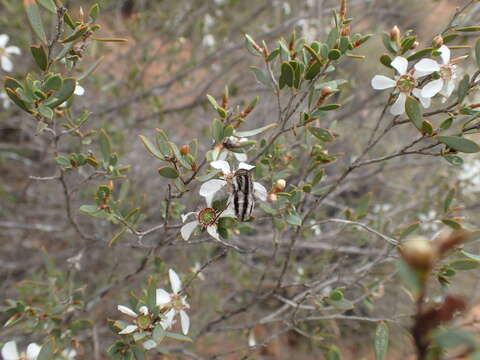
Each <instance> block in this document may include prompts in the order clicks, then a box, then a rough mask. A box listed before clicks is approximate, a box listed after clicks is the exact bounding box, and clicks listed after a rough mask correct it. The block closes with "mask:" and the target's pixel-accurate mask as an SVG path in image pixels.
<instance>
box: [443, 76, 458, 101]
mask: <svg viewBox="0 0 480 360" xmlns="http://www.w3.org/2000/svg"><path fill="white" fill-rule="evenodd" d="M453 90H455V80H449V81H447V82H446V84H444V85H443V89H442V91H440V94H442V95H443V96H445V100H446V98H449V97H450V95H452V93H453Z"/></svg>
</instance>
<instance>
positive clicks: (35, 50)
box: [30, 45, 48, 71]
mask: <svg viewBox="0 0 480 360" xmlns="http://www.w3.org/2000/svg"><path fill="white" fill-rule="evenodd" d="M30 50H31V52H32V56H33V59H34V60H35V63H36V64H37V65H38V67H39V68H40V69H42V70H43V71H46V70H47V69H48V55H47V52H46V51H45V48H44V47H43V45H32V46H30Z"/></svg>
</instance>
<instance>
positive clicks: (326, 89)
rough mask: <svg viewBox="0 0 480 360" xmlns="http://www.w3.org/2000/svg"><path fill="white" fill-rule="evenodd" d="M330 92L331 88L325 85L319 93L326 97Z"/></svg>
mask: <svg viewBox="0 0 480 360" xmlns="http://www.w3.org/2000/svg"><path fill="white" fill-rule="evenodd" d="M331 93H332V88H331V87H328V86H326V87H324V88H323V89H322V91H321V93H320V94H321V96H322V97H327V96H328V95H330V94H331Z"/></svg>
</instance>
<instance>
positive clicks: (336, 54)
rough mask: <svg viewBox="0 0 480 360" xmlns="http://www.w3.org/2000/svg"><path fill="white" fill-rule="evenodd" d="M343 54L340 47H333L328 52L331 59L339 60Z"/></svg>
mask: <svg viewBox="0 0 480 360" xmlns="http://www.w3.org/2000/svg"><path fill="white" fill-rule="evenodd" d="M341 56H342V53H341V52H340V50H338V49H332V50H330V51H329V52H328V59H329V60H338V59H340V57H341Z"/></svg>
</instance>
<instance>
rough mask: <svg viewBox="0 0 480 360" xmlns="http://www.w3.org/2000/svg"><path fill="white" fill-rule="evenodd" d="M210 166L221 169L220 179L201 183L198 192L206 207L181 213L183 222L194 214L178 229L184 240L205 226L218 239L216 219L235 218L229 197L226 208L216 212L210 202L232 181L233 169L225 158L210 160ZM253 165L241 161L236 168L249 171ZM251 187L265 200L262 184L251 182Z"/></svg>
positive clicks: (265, 193) (259, 197) (256, 194)
mask: <svg viewBox="0 0 480 360" xmlns="http://www.w3.org/2000/svg"><path fill="white" fill-rule="evenodd" d="M210 166H211V167H212V168H214V169H217V170H221V172H222V175H221V179H211V180H209V181H207V182H205V183H203V184H202V186H201V187H200V191H199V193H200V195H201V196H203V197H204V198H205V202H206V204H207V207H206V208H204V209H202V210H200V211H197V212H189V213H187V214H185V215H182V221H183V222H185V220H187V219H188V218H189V217H190V216H192V215H193V216H195V220H194V221H191V222H188V223H186V224H185V225H183V226H182V228H181V230H180V233H181V235H182V237H183V239H184V240H188V239H190V236H191V235H192V233H193V232H194V231H195V229H197V228H198V227H201V228H205V229H206V230H207V232H208V234H210V236H211V237H213V238H214V239H215V240H218V241H219V240H220V237H219V234H218V220H219V219H220V218H222V217H231V218H235V211H234V209H233V202H232V201H231V197H230V198H229V199H228V201H227V208H226V209H225V210H223V211H221V212H218V211H216V210H215V209H213V208H212V203H213V199H214V198H215V195H216V194H217V193H218V192H219V191H221V190H223V189H224V188H225V187H226V186H228V185H229V184H231V183H232V178H233V177H234V176H235V171H232V170H231V169H230V165H229V163H228V162H226V161H225V160H215V161H212V162H211V163H210ZM254 167H255V166H252V165H250V164H247V163H243V162H241V163H240V164H239V166H238V169H244V170H247V171H250V170H252V169H253V168H254ZM253 189H254V191H253V193H254V196H255V197H257V198H258V199H259V200H261V201H266V199H267V190H266V189H265V187H264V186H263V185H262V184H260V183H258V182H253Z"/></svg>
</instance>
